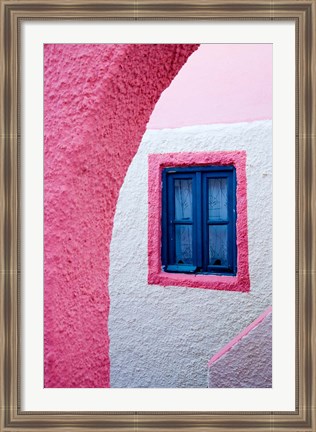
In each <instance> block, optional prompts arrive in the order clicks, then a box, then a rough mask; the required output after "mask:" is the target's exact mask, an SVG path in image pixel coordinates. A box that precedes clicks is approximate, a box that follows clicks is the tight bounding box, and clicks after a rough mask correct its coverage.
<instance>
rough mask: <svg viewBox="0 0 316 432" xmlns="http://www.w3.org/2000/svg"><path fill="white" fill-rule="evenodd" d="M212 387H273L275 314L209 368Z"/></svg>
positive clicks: (268, 316)
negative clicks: (273, 323)
mask: <svg viewBox="0 0 316 432" xmlns="http://www.w3.org/2000/svg"><path fill="white" fill-rule="evenodd" d="M208 375H209V387H216V388H238V387H241V388H258V387H260V388H263V387H271V386H272V313H270V314H269V315H267V316H266V317H265V319H264V320H263V321H262V322H260V323H259V324H258V325H257V327H255V328H254V329H253V330H251V331H250V332H249V333H248V334H247V335H246V336H244V337H243V338H242V339H241V340H240V341H239V342H238V343H237V344H236V345H234V346H233V347H232V348H231V349H230V350H229V351H228V352H227V353H226V354H224V355H223V356H222V357H221V358H219V359H218V360H217V361H216V362H215V363H213V364H211V365H210V367H209V374H208Z"/></svg>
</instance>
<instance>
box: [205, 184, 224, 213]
mask: <svg viewBox="0 0 316 432" xmlns="http://www.w3.org/2000/svg"><path fill="white" fill-rule="evenodd" d="M208 212H209V219H210V220H226V219H227V178H218V179H216V178H214V179H209V180H208Z"/></svg>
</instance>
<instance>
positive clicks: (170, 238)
mask: <svg viewBox="0 0 316 432" xmlns="http://www.w3.org/2000/svg"><path fill="white" fill-rule="evenodd" d="M162 194H163V196H162V265H163V269H164V271H167V272H177V273H201V274H203V273H204V274H222V275H224V274H226V275H235V274H236V272H237V265H236V261H237V259H236V256H237V246H236V170H235V168H234V167H233V166H200V167H198V166H195V167H185V168H182V167H181V168H165V169H164V170H163V173H162Z"/></svg>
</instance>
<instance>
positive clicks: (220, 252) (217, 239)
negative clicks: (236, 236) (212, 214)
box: [209, 225, 228, 266]
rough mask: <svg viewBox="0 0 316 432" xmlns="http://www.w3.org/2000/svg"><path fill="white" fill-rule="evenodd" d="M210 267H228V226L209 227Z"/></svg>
mask: <svg viewBox="0 0 316 432" xmlns="http://www.w3.org/2000/svg"><path fill="white" fill-rule="evenodd" d="M209 260H210V265H222V266H227V264H228V261H227V225H210V226H209Z"/></svg>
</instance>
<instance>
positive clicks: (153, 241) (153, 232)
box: [148, 150, 250, 292]
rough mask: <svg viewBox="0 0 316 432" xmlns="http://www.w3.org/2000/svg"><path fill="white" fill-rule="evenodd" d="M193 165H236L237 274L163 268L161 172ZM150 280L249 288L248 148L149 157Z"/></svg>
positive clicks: (185, 284)
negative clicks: (199, 273)
mask: <svg viewBox="0 0 316 432" xmlns="http://www.w3.org/2000/svg"><path fill="white" fill-rule="evenodd" d="M192 165H221V166H225V165H233V166H234V167H235V168H236V179H237V188H236V196H237V216H238V217H237V222H236V243H237V269H238V270H237V275H236V276H215V275H207V276H202V275H188V274H181V273H167V272H163V271H162V269H161V206H162V205H161V202H162V196H161V181H162V179H161V174H162V170H163V169H164V168H166V167H184V166H192ZM148 282H149V283H151V284H158V285H163V286H167V285H174V286H187V287H198V288H211V289H217V290H220V289H221V290H228V291H244V292H246V291H249V288H250V281H249V266H248V217H247V179H246V151H245V150H243V151H234V152H220V151H216V152H190V153H185V152H181V153H165V154H159V155H149V157H148Z"/></svg>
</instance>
